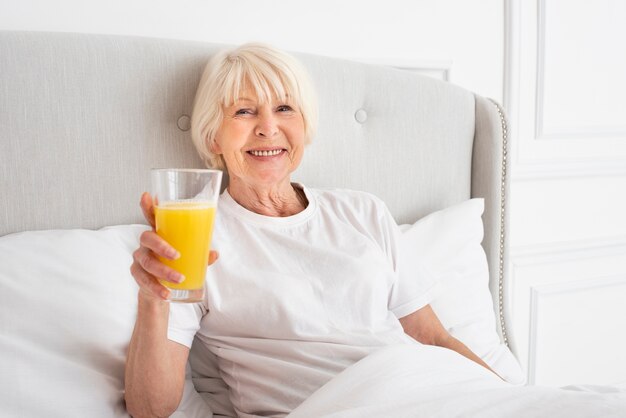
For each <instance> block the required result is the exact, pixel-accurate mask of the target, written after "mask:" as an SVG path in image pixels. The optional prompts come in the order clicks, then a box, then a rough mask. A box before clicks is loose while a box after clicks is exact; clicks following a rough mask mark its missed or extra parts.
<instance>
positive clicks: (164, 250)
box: [139, 231, 180, 260]
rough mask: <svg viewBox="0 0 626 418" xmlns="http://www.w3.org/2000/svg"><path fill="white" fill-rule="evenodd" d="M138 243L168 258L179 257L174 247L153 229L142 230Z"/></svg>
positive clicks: (174, 258)
mask: <svg viewBox="0 0 626 418" xmlns="http://www.w3.org/2000/svg"><path fill="white" fill-rule="evenodd" d="M139 245H140V246H142V247H146V248H148V249H149V250H151V251H152V252H154V253H155V254H156V255H159V256H161V257H163V258H168V259H170V260H176V259H177V258H179V257H180V253H179V252H178V251H176V249H175V248H174V247H172V246H171V245H170V244H168V243H167V241H165V240H164V239H163V238H161V237H160V236H158V235H157V233H156V232H154V231H144V232H142V233H141V236H140V237H139Z"/></svg>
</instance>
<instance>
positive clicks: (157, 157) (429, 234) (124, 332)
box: [0, 31, 626, 417]
mask: <svg viewBox="0 0 626 418" xmlns="http://www.w3.org/2000/svg"><path fill="white" fill-rule="evenodd" d="M220 47H221V45H216V44H211V43H202V42H191V41H179V40H165V39H151V38H139V37H123V36H112V35H93V34H65V33H37V32H10V31H5V32H0V56H1V57H2V60H1V61H0V126H2V132H1V133H0V151H1V155H2V165H0V191H1V192H2V200H1V203H0V220H1V222H0V327H1V328H0V330H1V332H0V353H2V355H0V389H1V390H0V405H2V407H1V408H2V415H3V416H11V417H13V416H15V417H39V416H49V417H55V416H58V417H73V416H89V417H125V416H128V415H127V413H126V411H125V408H124V401H123V388H124V382H123V375H124V361H125V355H126V349H127V345H128V341H129V338H130V335H131V332H132V327H133V324H134V317H135V310H136V292H137V288H136V285H135V284H134V281H133V279H132V277H131V276H130V272H129V267H130V264H131V253H132V251H133V250H134V249H135V248H136V247H137V240H138V236H139V234H140V233H141V232H142V231H143V230H145V229H146V228H147V227H146V226H145V224H144V220H143V218H142V215H141V211H140V209H139V205H138V202H139V196H140V194H141V193H142V192H143V191H145V190H148V188H149V174H148V173H149V169H150V168H153V167H202V166H203V165H202V162H201V161H200V159H199V158H198V157H197V155H196V152H195V150H194V148H193V145H192V143H191V141H190V135H189V129H190V119H189V116H190V114H191V105H192V101H193V97H194V93H195V87H196V84H197V82H198V80H199V78H200V74H201V71H202V69H203V66H204V64H205V63H206V61H207V59H208V57H210V56H211V54H212V53H213V52H215V51H216V50H217V49H218V48H220ZM296 56H297V57H299V58H300V59H301V60H302V61H303V62H304V64H305V66H306V67H307V68H308V70H309V71H310V73H311V75H312V77H313V80H314V82H315V85H316V88H317V91H318V94H319V99H320V128H319V131H318V134H317V136H316V138H315V139H314V141H313V143H312V144H311V145H310V146H309V147H308V149H307V151H306V157H305V159H304V162H303V165H302V166H301V168H300V169H299V171H298V172H297V173H296V175H295V180H297V181H299V182H302V183H304V184H306V185H308V186H310V187H340V188H349V189H357V190H365V191H368V192H371V193H374V194H375V195H377V196H379V197H381V198H382V199H383V200H384V201H385V202H386V203H387V205H388V206H389V208H390V210H391V212H392V213H393V214H394V217H395V218H396V220H397V222H398V223H399V224H401V225H402V228H403V230H404V231H405V232H404V233H403V237H404V239H405V241H406V248H408V250H407V251H413V252H414V254H415V259H416V260H420V262H422V263H425V264H427V267H428V268H429V269H430V270H431V271H433V272H435V274H436V276H437V277H438V280H440V281H441V286H440V289H441V291H440V292H439V293H438V295H437V296H436V298H435V299H434V300H433V303H432V305H433V308H434V309H435V311H436V312H437V314H438V315H439V316H440V318H441V319H442V322H443V323H444V325H445V326H446V327H447V328H448V330H449V331H450V332H451V333H453V334H454V335H455V336H457V338H459V339H461V340H462V341H463V342H465V343H466V344H467V345H468V346H469V347H470V348H471V349H472V350H474V351H475V352H476V353H477V354H479V355H480V356H481V357H482V358H483V359H484V360H485V361H486V362H487V363H488V364H489V365H490V366H492V368H493V369H494V370H496V371H497V372H498V373H499V374H500V375H501V376H502V377H503V378H504V379H506V380H507V381H508V382H509V383H510V385H509V386H507V388H506V389H503V388H502V387H501V386H498V385H495V384H492V383H484V382H483V381H482V380H480V379H479V380H480V381H476V382H474V380H472V379H473V378H472V377H471V376H472V373H474V372H475V370H474V371H468V374H467V376H466V379H465V380H462V379H461V380H459V375H458V373H456V374H455V373H452V372H450V371H449V370H447V369H446V370H443V369H441V368H440V367H438V366H437V365H440V364H441V363H442V362H443V363H450V364H454V361H455V360H454V359H448V358H447V357H446V356H445V355H443V357H441V356H442V354H441V353H440V352H434V353H431V352H430V351H429V350H428V349H427V348H425V349H424V351H423V352H422V353H421V356H419V357H418V358H414V357H415V353H406V352H405V351H406V350H403V349H401V348H397V347H396V348H390V349H389V350H383V351H381V352H379V353H376V356H372V358H369V357H368V358H366V359H364V360H363V361H361V362H359V363H357V364H355V365H354V366H353V367H350V368H348V369H347V370H346V371H345V372H344V373H342V374H341V375H339V376H338V377H337V379H334V380H333V381H331V382H329V384H327V385H326V386H324V387H323V388H321V389H320V390H319V391H318V392H316V393H315V394H314V395H313V396H312V397H311V398H310V399H308V400H307V401H306V402H305V403H304V404H303V405H301V406H300V407H299V408H297V410H295V411H294V412H293V413H292V415H293V416H294V417H313V416H316V417H317V416H341V417H352V416H354V417H357V416H460V415H463V416H488V414H487V415H481V414H485V413H487V412H488V413H489V414H492V416H533V413H535V414H536V416H539V415H541V416H590V415H585V414H586V413H589V412H590V411H592V412H594V413H596V412H597V413H598V416H600V415H601V416H624V414H626V394H625V393H624V392H621V391H619V390H617V389H613V388H591V387H579V388H570V390H565V389H563V390H559V391H558V392H555V390H552V389H548V388H533V387H526V386H524V381H525V376H524V373H523V371H522V370H521V368H520V366H519V363H518V362H517V360H516V358H515V352H514V350H512V349H511V347H514V345H513V344H511V343H512V342H511V333H510V332H509V326H510V325H509V324H510V321H509V310H508V306H509V303H510V301H509V300H510V296H509V294H508V293H507V292H508V289H509V285H508V282H507V274H506V271H505V268H504V266H505V265H506V258H507V234H506V231H507V228H506V225H507V219H508V212H507V196H508V176H507V174H508V173H507V152H508V149H509V145H510V144H509V138H508V131H507V121H506V116H505V114H504V111H503V109H502V108H501V106H500V105H498V104H497V103H496V102H494V101H492V100H489V99H487V98H484V97H481V96H479V95H476V94H473V93H472V92H469V91H467V90H464V89H462V88H460V87H458V86H454V85H452V84H449V83H445V82H442V81H439V80H435V79H432V78H428V77H425V76H420V75H417V74H415V73H412V72H410V71H404V70H400V69H393V68H388V67H383V66H373V65H367V64H361V63H355V62H350V61H345V60H340V59H334V58H328V57H321V56H313V55H307V54H299V53H296ZM398 361H402V362H405V363H406V364H409V363H410V364H412V367H411V368H410V373H409V372H408V371H407V372H406V373H398V369H397V368H394V367H390V364H392V363H393V362H398ZM459 367H460V369H463V368H464V367H467V365H459ZM444 369H445V368H444ZM425 375H427V376H430V377H429V384H428V385H424V380H423V379H417V378H416V376H425ZM364 376H370V378H369V379H365V378H364ZM374 378H375V379H374ZM373 379H374V380H375V381H376V382H378V383H377V384H376V385H374V384H373ZM380 382H383V383H384V384H382V385H381V384H380ZM392 382H393V383H392ZM481 382H482V383H481ZM442 388H448V389H449V390H442ZM513 388H515V389H513ZM573 389H578V390H573ZM418 394H419V395H418ZM398 396H401V398H398ZM399 399H404V401H400V400H399ZM406 399H412V401H411V402H410V403H407V402H406ZM416 405H419V407H418V406H416ZM497 405H501V406H499V407H496V406H497ZM498 408H499V409H498ZM563 408H565V409H563ZM537 411H539V413H538V412H537ZM556 411H561V412H559V413H560V414H565V415H558V413H557V412H556ZM563 411H565V412H563ZM568 411H569V412H568ZM211 414H214V415H216V416H231V415H233V414H234V411H233V410H232V407H231V406H230V405H229V403H228V388H227V387H226V385H225V384H224V383H223V381H221V379H220V377H219V370H217V368H216V364H215V361H214V359H212V358H211V357H210V355H209V354H208V353H205V352H202V351H201V349H199V348H197V346H196V345H194V347H193V348H192V351H191V355H190V361H189V367H188V379H187V382H186V386H185V394H184V397H183V401H182V402H181V405H180V407H179V410H178V411H177V412H176V413H175V414H174V416H179V417H198V416H210V415H211ZM420 414H423V415H420ZM576 414H579V415H576ZM620 414H622V415H620Z"/></svg>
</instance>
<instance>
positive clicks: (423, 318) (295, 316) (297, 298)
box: [126, 44, 487, 417]
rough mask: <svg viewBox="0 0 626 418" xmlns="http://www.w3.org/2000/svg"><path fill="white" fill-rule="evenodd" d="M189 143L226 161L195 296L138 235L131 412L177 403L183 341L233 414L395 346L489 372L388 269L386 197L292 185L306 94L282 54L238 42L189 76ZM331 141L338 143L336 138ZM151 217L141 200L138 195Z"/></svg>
mask: <svg viewBox="0 0 626 418" xmlns="http://www.w3.org/2000/svg"><path fill="white" fill-rule="evenodd" d="M192 119H193V120H192V128H193V135H192V136H193V140H194V144H195V146H196V148H197V150H198V152H199V153H200V155H201V156H202V158H203V159H204V160H205V161H206V163H207V165H209V166H212V167H219V168H223V169H226V170H227V171H228V175H229V178H230V182H229V184H228V188H227V189H226V191H225V192H224V193H223V195H222V196H221V198H220V206H219V215H218V217H217V220H216V225H215V232H214V237H213V242H214V245H215V246H216V247H217V248H219V249H220V252H221V254H223V257H221V258H220V260H219V261H218V262H215V263H214V261H215V260H216V259H217V253H214V252H212V253H211V255H210V256H209V257H208V258H209V264H213V263H214V264H213V265H212V266H211V268H210V269H209V275H208V278H207V282H206V289H207V291H206V296H205V300H204V302H203V303H199V304H196V305H186V304H170V303H169V302H168V300H167V299H168V293H169V290H168V289H167V288H166V287H164V286H162V285H161V284H160V283H159V280H158V279H163V280H166V281H170V282H178V281H179V280H180V275H179V274H178V273H177V272H175V271H173V270H171V269H169V268H168V267H166V266H165V265H164V264H162V263H160V262H159V261H158V258H157V256H163V257H170V258H172V257H175V254H176V251H175V249H174V248H172V247H170V246H169V245H168V243H167V242H165V241H163V240H162V239H161V238H159V236H158V235H156V233H155V232H154V231H149V232H145V233H144V234H143V235H142V236H141V241H140V242H141V246H140V248H139V249H138V250H137V251H136V252H135V253H134V263H133V266H132V268H131V271H132V274H133V276H134V278H135V280H136V281H137V283H138V285H139V287H140V291H139V295H138V302H139V303H138V313H137V320H136V325H135V330H134V333H133V336H132V340H131V344H130V349H129V354H128V362H127V371H126V400H127V407H128V410H129V411H130V413H131V414H132V415H133V416H136V417H140V416H168V415H170V414H171V413H172V412H173V411H174V410H175V409H176V408H177V406H178V404H179V402H180V399H181V396H182V390H183V385H184V376H185V365H186V362H187V357H188V354H189V348H190V346H191V342H192V340H193V338H194V336H197V337H198V341H199V342H201V343H202V344H205V345H206V346H207V348H208V349H210V350H211V351H212V352H213V353H215V355H216V356H217V358H218V364H219V367H220V372H221V374H222V376H223V378H224V380H225V382H226V383H227V385H228V386H229V388H230V398H231V401H232V403H233V406H234V408H235V410H236V412H237V413H238V414H239V415H240V416H257V415H263V416H284V415H286V414H288V413H289V412H290V411H292V410H293V409H294V408H295V407H297V406H298V405H299V404H300V403H302V402H303V401H304V400H305V399H306V398H307V397H308V396H310V395H311V394H312V393H313V392H315V391H316V390H317V389H318V388H320V387H321V386H322V385H324V384H325V383H326V382H328V381H329V380H330V379H331V378H333V377H334V376H335V375H337V374H338V373H340V372H341V371H342V370H344V369H345V368H346V367H348V366H350V365H351V364H353V363H355V362H357V361H358V360H360V359H362V358H363V357H365V356H366V355H367V354H369V353H371V352H372V351H374V350H377V349H378V348H381V347H384V346H388V345H393V344H420V343H421V344H429V345H437V346H441V347H446V348H449V349H451V350H454V351H456V352H458V353H460V354H461V355H463V356H465V357H467V358H469V359H471V360H473V361H475V362H477V363H479V364H481V365H483V366H484V367H487V366H486V365H485V364H484V363H483V362H482V361H481V360H480V359H479V358H478V357H477V356H476V355H474V354H473V353H472V352H471V351H470V350H469V349H468V348H467V347H466V346H464V345H463V344H462V343H461V342H459V341H458V340H456V339H454V338H453V337H451V336H450V335H449V334H448V333H447V332H446V330H445V329H444V328H443V327H442V325H441V323H440V322H439V320H438V319H437V317H436V316H435V314H434V313H433V311H432V309H431V308H430V306H429V305H428V304H427V303H428V287H427V286H425V285H420V284H419V281H418V280H405V279H403V275H402V274H401V272H400V271H399V264H400V260H399V248H398V246H399V243H398V237H399V232H398V228H397V225H396V223H395V222H394V219H393V218H392V217H391V215H390V213H389V211H388V210H387V208H386V207H385V205H384V203H383V202H381V201H380V200H379V199H377V198H376V197H374V196H372V195H370V194H367V193H363V192H357V191H349V190H332V191H331V190H314V189H310V188H307V187H306V186H304V185H301V184H296V183H292V182H291V174H292V173H293V172H294V171H295V170H296V169H297V168H298V166H299V165H300V162H301V160H302V158H303V155H304V149H305V145H306V144H308V143H309V142H310V141H311V139H312V137H313V135H314V133H315V127H316V120H317V111H316V101H315V96H314V92H313V89H312V87H311V84H310V81H309V79H308V76H307V75H306V73H305V71H304V70H303V68H302V67H301V65H300V64H299V63H298V62H297V61H296V60H295V59H294V58H292V57H291V56H289V55H287V54H285V53H283V52H280V51H277V50H275V49H272V48H269V47H267V46H262V45H256V44H249V45H244V46H241V47H239V48H237V49H235V50H232V51H226V52H222V53H219V54H217V55H216V56H214V57H213V59H211V61H210V62H209V64H208V65H207V68H206V70H205V72H204V75H203V77H202V80H201V82H200V85H199V88H198V91H197V95H196V101H195V107H194V112H193V118H192ZM338 140H341V138H338ZM141 207H142V209H143V210H144V214H145V216H146V218H147V220H148V221H149V222H150V223H151V224H152V225H154V215H153V208H152V200H151V197H150V196H149V195H148V194H144V195H143V196H142V199H141Z"/></svg>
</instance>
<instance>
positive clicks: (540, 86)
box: [534, 0, 626, 141]
mask: <svg viewBox="0 0 626 418" xmlns="http://www.w3.org/2000/svg"><path fill="white" fill-rule="evenodd" d="M546 1H547V0H538V3H537V51H536V52H537V54H536V55H537V69H536V89H535V90H536V96H535V138H534V139H535V140H538V141H544V140H567V139H584V140H594V141H595V140H603V139H614V138H617V139H626V125H619V126H592V125H587V126H580V127H571V128H566V129H562V130H561V129H560V130H555V131H553V132H546V128H545V113H544V102H545V96H546V95H545V88H544V86H545V66H546V27H547V23H546V20H547V16H546V15H547V12H546Z"/></svg>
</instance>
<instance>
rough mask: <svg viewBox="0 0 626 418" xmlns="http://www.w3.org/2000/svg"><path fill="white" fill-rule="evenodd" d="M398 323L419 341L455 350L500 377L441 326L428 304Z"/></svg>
mask: <svg viewBox="0 0 626 418" xmlns="http://www.w3.org/2000/svg"><path fill="white" fill-rule="evenodd" d="M400 323H401V324H402V328H404V332H405V333H407V334H408V335H410V336H411V337H413V338H414V339H415V340H417V341H419V342H420V343H422V344H427V345H436V346H439V347H445V348H448V349H450V350H453V351H456V352H457V353H459V354H461V355H462V356H464V357H467V358H468V359H470V360H472V361H474V362H476V363H478V364H480V365H481V366H483V367H485V368H486V369H488V370H490V371H491V372H492V373H493V374H495V375H496V376H498V377H500V376H499V375H498V374H497V373H496V372H494V371H493V370H492V369H491V367H489V366H488V365H487V363H485V362H484V361H483V360H482V359H481V358H480V357H478V356H477V355H476V354H474V352H473V351H472V350H470V349H469V348H467V346H466V345H465V344H463V343H462V342H461V341H459V340H457V339H456V338H454V337H453V336H452V335H450V333H449V332H448V331H447V330H446V329H445V328H444V327H443V325H442V324H441V321H439V318H437V315H436V314H435V312H434V311H433V309H432V308H431V307H430V305H426V306H424V307H423V308H421V309H419V310H417V311H415V312H413V313H412V314H409V315H407V316H405V317H402V318H400ZM500 378H501V377H500ZM501 379H502V378H501Z"/></svg>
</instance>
